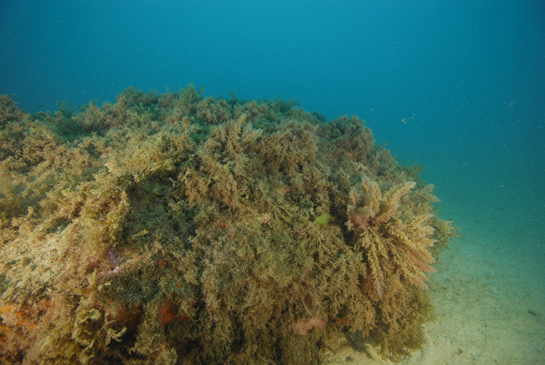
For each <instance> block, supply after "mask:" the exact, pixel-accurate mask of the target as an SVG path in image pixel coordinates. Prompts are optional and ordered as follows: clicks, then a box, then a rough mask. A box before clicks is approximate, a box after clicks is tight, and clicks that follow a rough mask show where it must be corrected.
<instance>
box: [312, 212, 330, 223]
mask: <svg viewBox="0 0 545 365" xmlns="http://www.w3.org/2000/svg"><path fill="white" fill-rule="evenodd" d="M330 219H331V216H330V215H329V214H327V213H324V214H321V215H319V216H318V217H316V219H315V220H314V223H316V224H317V225H319V226H325V225H326V224H327V223H329V220H330Z"/></svg>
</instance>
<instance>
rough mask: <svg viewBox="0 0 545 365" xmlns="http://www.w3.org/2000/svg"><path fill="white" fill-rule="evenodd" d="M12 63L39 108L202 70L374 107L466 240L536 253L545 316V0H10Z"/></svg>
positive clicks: (221, 81)
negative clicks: (423, 168) (479, 239)
mask: <svg viewBox="0 0 545 365" xmlns="http://www.w3.org/2000/svg"><path fill="white" fill-rule="evenodd" d="M0 70H1V72H0V94H12V97H13V98H14V99H15V100H16V101H17V102H18V103H19V106H20V107H21V108H23V109H24V110H26V111H28V112H31V113H35V112H37V111H39V110H44V111H47V110H49V111H54V110H56V109H57V106H56V104H55V102H57V101H61V100H67V101H68V102H69V103H70V106H72V107H74V106H77V105H81V104H87V103H89V102H90V101H91V100H93V99H95V98H96V99H97V100H98V103H97V105H101V104H102V102H104V101H109V102H114V101H115V100H116V99H115V96H116V95H117V94H119V93H120V92H121V90H123V89H125V88H126V87H127V86H129V85H132V86H134V87H135V88H140V89H141V90H143V91H149V90H158V91H159V92H165V91H166V88H169V89H170V90H171V91H176V90H178V89H179V88H181V87H185V86H186V85H188V84H194V85H195V86H196V87H199V86H201V85H204V86H206V94H205V95H210V96H214V97H218V96H221V95H223V96H227V95H228V92H229V91H230V90H232V91H234V92H235V93H236V95H237V97H238V98H239V99H253V98H257V97H261V98H265V97H269V98H276V96H278V95H280V96H282V97H292V98H295V99H300V101H301V103H302V107H303V108H304V109H306V110H309V111H318V112H319V113H321V114H323V115H326V116H327V117H329V118H336V117H338V116H341V115H344V114H356V115H359V116H360V117H361V118H362V119H365V120H366V121H367V125H368V126H369V127H370V128H371V129H372V130H373V133H374V135H375V138H376V140H377V141H378V142H379V143H387V148H389V149H390V150H391V151H392V152H393V153H394V154H395V155H397V156H399V158H400V160H402V161H404V160H407V159H410V160H416V161H419V162H420V163H422V164H424V165H426V167H427V168H426V172H425V175H424V177H425V179H426V180H428V181H429V182H432V183H435V184H436V186H437V195H438V196H439V197H440V198H441V199H442V200H443V205H444V208H443V212H444V216H443V218H445V219H454V220H455V221H456V224H457V225H459V226H461V230H462V237H461V238H460V239H459V241H458V242H457V244H458V245H459V247H462V248H464V247H466V248H468V251H464V250H461V252H459V254H460V255H462V254H464V252H466V253H467V252H470V251H471V252H472V253H471V255H473V257H475V255H477V256H478V255H479V254H480V255H482V257H483V260H490V262H493V260H494V259H497V260H500V259H502V258H504V257H505V255H507V254H505V255H504V253H505V251H508V252H509V255H513V256H512V257H515V258H516V259H515V258H514V259H513V261H516V260H519V259H520V260H523V259H524V258H526V259H527V260H528V264H527V265H526V266H525V271H524V270H523V273H524V275H525V276H524V278H525V279H521V280H523V281H524V282H528V281H529V280H533V281H534V282H535V285H534V286H533V287H532V288H531V289H532V290H533V292H534V293H536V294H535V297H534V298H533V302H532V303H534V306H533V307H532V308H537V309H536V310H533V311H534V312H536V311H538V312H540V313H541V314H540V315H541V319H540V320H541V321H543V318H544V317H543V316H545V298H544V297H543V295H542V294H537V293H542V292H545V283H544V281H545V279H544V277H545V264H544V262H545V238H544V237H545V234H544V232H545V228H544V227H545V188H544V187H545V2H544V1H542V0H535V1H530V0H483V1H475V0H471V1H469V0H456V1H392V0H380V1H361V0H360V1H317V0H313V1H308V0H279V1H256V0H254V1H236V0H235V1H229V2H227V1H211V0H205V1H203V0H200V1H180V0H178V1H173V0H168V1H167V0H162V1H154V2H152V1H142V0H130V1H121V0H116V1H68V0H58V1H46V0H39V1H8V0H2V1H0ZM484 221H486V222H489V223H488V224H486V225H484V224H483V223H482V222H484ZM477 236H478V237H484V238H483V240H485V241H486V243H483V246H482V249H481V251H479V249H478V247H479V246H478V245H477V244H476V243H475V237H477ZM499 238H502V239H499ZM472 240H473V241H472ZM483 242H484V241H483ZM464 245H466V246H464ZM494 245H496V246H494ZM475 247H477V249H476V251H475V252H473V251H472V250H473V249H475ZM490 247H495V248H492V249H491V248H490ZM508 247H512V249H507V248H508ZM462 251H463V252H462ZM479 252H480V253H479ZM494 252H496V253H497V254H496V255H497V256H496V257H494ZM498 252H499V253H501V255H502V256H501V257H500V256H499V255H500V254H498ZM451 255H452V253H451ZM517 255H518V256H517ZM445 260H446V261H447V262H448V253H447V256H446V258H445ZM494 262H495V261H494ZM498 262H499V261H498ZM514 267H515V266H513V268H510V267H508V266H507V267H504V269H503V270H510V269H513V270H518V269H515V268H514ZM521 275H522V274H521ZM453 280H454V279H453ZM513 285H517V284H513ZM529 290H530V289H529ZM525 295H530V296H531V294H528V293H526V294H525ZM536 318H538V319H539V318H540V317H536ZM536 320H537V319H536ZM541 327H544V326H543V323H542V324H541ZM529 336H530V338H534V337H535V338H543V336H544V334H543V330H542V331H541V332H539V333H532V334H530V335H529ZM521 341H522V340H521ZM526 341H527V339H526ZM535 351H538V352H539V350H537V349H536V350H535ZM492 352H493V351H492ZM535 354H536V353H534V355H535ZM541 354H543V349H541V352H539V354H538V355H535V356H537V357H539V356H541ZM528 356H530V355H528ZM544 357H545V355H544ZM532 359H533V358H532Z"/></svg>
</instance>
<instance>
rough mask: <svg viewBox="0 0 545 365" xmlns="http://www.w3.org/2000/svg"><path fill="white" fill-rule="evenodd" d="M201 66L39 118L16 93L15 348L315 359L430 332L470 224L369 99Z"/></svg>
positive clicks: (73, 357) (6, 228) (4, 174)
mask: <svg viewBox="0 0 545 365" xmlns="http://www.w3.org/2000/svg"><path fill="white" fill-rule="evenodd" d="M202 92H203V90H196V89H195V88H194V87H193V86H192V85H190V86H188V87H187V88H185V89H183V90H181V91H179V92H176V93H171V92H169V93H167V94H158V93H155V92H150V93H147V94H144V93H142V92H141V91H135V90H133V89H132V88H129V89H127V90H125V91H123V92H122V93H121V95H120V96H119V97H118V100H117V102H116V103H115V104H108V103H105V104H104V105H103V106H102V107H100V108H99V107H97V106H95V105H94V103H91V104H89V105H87V106H82V107H80V108H78V109H77V110H76V109H75V110H70V109H69V108H64V107H63V105H61V108H60V110H59V111H58V112H55V113H53V114H51V113H47V114H46V113H42V114H41V115H40V117H39V118H37V117H36V116H31V115H29V114H27V113H24V112H23V111H21V110H19V109H18V108H17V107H16V106H15V104H14V103H13V101H12V100H11V99H9V98H8V97H6V96H3V97H1V99H0V109H1V110H0V115H2V116H3V117H2V129H1V130H0V237H1V239H0V252H1V255H0V318H1V322H0V347H1V350H0V359H1V361H2V362H3V363H6V364H10V363H21V362H22V363H26V364H33V363H42V364H107V363H112V364H114V363H115V364H117V363H124V364H151V363H154V364H177V363H180V364H181V363H183V364H255V363H260V364H275V363H284V364H310V363H317V362H318V359H319V357H320V350H321V349H324V348H325V347H327V344H328V341H329V340H330V337H331V336H332V334H334V333H340V332H343V331H345V332H347V333H352V332H355V331H358V333H361V335H362V336H364V337H369V338H371V339H373V340H374V341H376V342H377V343H379V344H380V345H381V349H382V353H383V356H384V357H385V358H386V357H391V358H393V359H399V358H400V357H402V356H405V355H409V354H410V351H411V350H414V349H417V348H419V347H420V346H421V345H422V344H423V334H422V324H423V323H425V322H426V321H427V320H429V318H430V315H431V312H432V307H431V305H430V303H429V300H428V298H427V295H426V292H425V289H426V287H427V286H426V284H425V281H426V279H427V277H426V275H425V273H426V272H432V271H433V267H432V266H431V265H432V263H433V261H434V256H435V257H436V256H437V255H438V253H439V250H440V248H441V247H445V246H446V244H447V243H448V241H449V239H450V238H451V237H452V236H453V235H454V234H455V229H454V227H453V226H452V225H451V223H450V222H444V221H441V220H440V219H439V218H438V217H437V216H436V212H435V209H434V207H433V206H432V205H431V203H432V202H434V201H436V200H437V199H436V198H435V197H434V196H433V195H432V190H433V186H431V185H426V184H424V183H422V182H421V180H420V179H419V176H418V174H417V172H416V170H415V169H412V168H408V167H404V166H402V165H400V164H399V163H397V161H396V160H395V159H394V158H392V156H391V155H390V153H389V152H388V151H387V150H386V149H384V148H383V147H381V146H376V145H375V144H374V140H373V136H372V134H371V131H370V130H369V129H368V128H366V127H365V126H364V122H363V121H362V120H360V119H358V118H357V117H351V118H348V117H340V118H338V119H336V120H331V121H329V122H325V121H324V120H323V118H322V117H321V116H320V115H319V114H316V113H314V114H309V113H308V112H306V111H304V110H302V109H300V108H295V107H294V106H296V105H297V103H296V102H293V101H283V100H281V99H279V100H274V101H268V100H265V101H240V100H238V99H236V97H235V96H234V94H233V95H232V99H229V100H224V99H222V98H218V99H214V98H210V97H208V98H203V96H202Z"/></svg>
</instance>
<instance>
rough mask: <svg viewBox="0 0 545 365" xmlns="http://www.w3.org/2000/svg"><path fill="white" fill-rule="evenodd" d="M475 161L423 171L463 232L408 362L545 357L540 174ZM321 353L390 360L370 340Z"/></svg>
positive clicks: (539, 360)
mask: <svg viewBox="0 0 545 365" xmlns="http://www.w3.org/2000/svg"><path fill="white" fill-rule="evenodd" d="M477 165H478V164H476V168H475V170H472V169H471V167H469V168H468V166H467V165H465V164H464V166H461V167H458V168H456V166H454V169H450V170H449V171H447V170H446V169H445V170H444V171H441V169H438V171H435V173H434V175H430V174H429V173H428V174H427V175H426V176H425V179H426V181H430V182H435V183H436V186H437V195H438V196H439V198H440V199H442V205H443V209H442V214H441V216H442V218H443V219H447V220H454V221H455V224H456V225H457V226H459V227H461V237H460V238H458V239H456V240H455V241H454V243H453V244H452V245H451V247H450V250H447V251H445V252H444V253H443V254H442V256H441V258H440V262H439V263H438V264H437V266H436V269H437V271H438V272H437V273H435V274H433V275H432V278H431V280H430V282H429V286H430V291H429V294H430V297H431V300H432V303H433V305H434V306H435V317H436V319H435V321H434V322H430V323H428V324H426V328H425V331H426V337H427V344H426V345H425V346H424V347H423V348H422V349H421V350H419V351H417V352H415V353H413V355H412V358H407V359H405V360H403V361H402V362H401V363H402V364H424V365H425V364H434V365H435V364H509V365H513V364H545V233H544V232H545V209H544V199H545V190H544V189H545V187H544V186H543V184H542V183H540V180H539V179H541V178H542V176H541V177H540V176H538V178H537V180H533V182H532V177H525V178H523V177H522V176H520V174H519V175H517V177H513V176H515V175H514V174H508V173H502V172H501V171H498V170H497V169H496V170H493V169H492V168H490V169H489V170H488V171H483V169H482V166H483V165H480V166H479V168H478V170H477ZM449 166H452V164H450V165H449ZM534 178H535V176H534ZM517 179H518V180H517ZM322 360H323V363H324V364H331V365H333V364H389V363H391V362H390V361H386V362H384V361H382V360H381V357H380V355H379V354H378V351H377V349H376V348H373V347H371V346H370V345H367V346H366V348H360V349H359V351H357V350H355V349H353V348H352V347H350V346H349V345H348V344H346V345H345V346H342V347H341V348H340V349H337V350H335V352H327V353H326V354H325V355H324V356H323V357H322Z"/></svg>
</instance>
